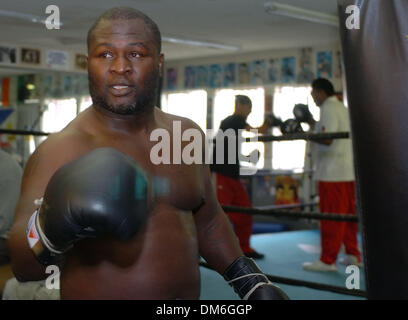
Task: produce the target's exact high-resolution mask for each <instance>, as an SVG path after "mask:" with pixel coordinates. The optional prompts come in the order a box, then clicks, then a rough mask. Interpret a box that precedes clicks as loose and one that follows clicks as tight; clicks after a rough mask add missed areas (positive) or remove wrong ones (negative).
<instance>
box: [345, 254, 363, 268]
mask: <svg viewBox="0 0 408 320" xmlns="http://www.w3.org/2000/svg"><path fill="white" fill-rule="evenodd" d="M339 263H340V264H342V265H344V266H349V265H355V266H357V267H359V268H362V267H363V262H362V261H361V262H358V259H357V257H356V256H353V255H351V254H347V255H345V256H344V257H342V258H340V259H339Z"/></svg>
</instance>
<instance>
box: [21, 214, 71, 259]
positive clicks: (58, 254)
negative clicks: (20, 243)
mask: <svg viewBox="0 0 408 320" xmlns="http://www.w3.org/2000/svg"><path fill="white" fill-rule="evenodd" d="M27 240H28V245H29V246H30V249H31V250H32V251H33V253H34V255H35V257H36V258H37V260H38V261H39V262H40V263H41V264H44V265H48V264H53V263H56V262H58V261H59V260H61V259H62V256H63V252H62V251H59V250H57V249H55V248H54V247H53V246H52V244H51V242H50V241H49V240H48V238H47V237H46V236H45V234H44V232H43V231H42V228H41V225H40V223H39V210H36V211H34V213H33V214H32V216H31V218H30V220H29V221H28V226H27Z"/></svg>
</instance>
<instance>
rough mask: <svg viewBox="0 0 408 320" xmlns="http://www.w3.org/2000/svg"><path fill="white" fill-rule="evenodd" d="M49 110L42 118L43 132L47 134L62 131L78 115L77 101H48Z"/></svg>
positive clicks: (46, 102)
mask: <svg viewBox="0 0 408 320" xmlns="http://www.w3.org/2000/svg"><path fill="white" fill-rule="evenodd" d="M45 104H46V105H47V110H46V111H45V112H44V114H43V118H42V130H43V131H45V132H58V131H61V130H62V129H63V128H64V127H65V126H66V125H67V124H68V123H69V122H71V121H72V120H73V119H74V118H75V117H76V115H77V102H76V99H74V98H72V99H64V100H55V99H50V100H46V101H45Z"/></svg>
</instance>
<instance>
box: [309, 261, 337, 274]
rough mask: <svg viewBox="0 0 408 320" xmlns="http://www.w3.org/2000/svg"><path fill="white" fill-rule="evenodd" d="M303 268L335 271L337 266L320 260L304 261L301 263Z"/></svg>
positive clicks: (317, 270)
mask: <svg viewBox="0 0 408 320" xmlns="http://www.w3.org/2000/svg"><path fill="white" fill-rule="evenodd" d="M303 269H304V270H306V271H316V272H335V271H337V267H336V265H335V264H327V263H324V262H322V261H321V260H317V261H314V262H305V263H304V264H303Z"/></svg>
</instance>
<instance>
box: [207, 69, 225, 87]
mask: <svg viewBox="0 0 408 320" xmlns="http://www.w3.org/2000/svg"><path fill="white" fill-rule="evenodd" d="M222 84H223V75H222V68H221V65H219V64H212V65H211V66H210V87H211V88H221V87H222Z"/></svg>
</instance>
